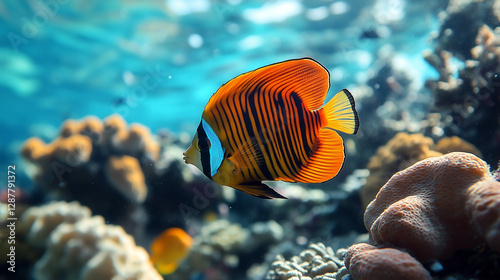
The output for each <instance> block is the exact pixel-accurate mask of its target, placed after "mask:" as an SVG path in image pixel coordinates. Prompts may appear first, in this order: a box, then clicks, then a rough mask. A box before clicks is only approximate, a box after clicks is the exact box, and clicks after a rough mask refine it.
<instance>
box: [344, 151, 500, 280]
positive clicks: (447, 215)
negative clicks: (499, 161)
mask: <svg viewBox="0 0 500 280" xmlns="http://www.w3.org/2000/svg"><path fill="white" fill-rule="evenodd" d="M499 193H500V183H499V182H498V181H496V180H495V179H494V178H493V177H492V175H491V174H490V172H489V166H488V165H487V164H486V163H485V162H484V161H483V160H481V159H479V158H478V157H476V156H474V155H472V154H469V153H460V152H453V153H449V154H446V155H443V156H440V157H433V158H428V159H425V160H422V161H419V162H417V163H416V164H414V165H412V166H410V167H409V168H407V169H405V170H403V171H400V172H398V173H396V174H395V175H394V176H392V178H391V179H390V180H389V181H388V182H387V183H386V184H385V185H384V187H383V188H382V189H381V190H380V191H379V193H378V194H377V197H376V198H375V200H373V201H372V202H371V203H370V205H368V207H367V209H366V212H365V219H364V220H365V226H366V228H367V229H368V230H369V233H370V243H371V244H372V245H373V246H376V247H377V248H378V249H380V248H386V247H392V248H393V249H403V250H405V251H406V252H408V253H409V254H410V255H411V256H412V257H414V258H416V259H417V260H418V261H428V260H433V259H437V260H441V259H447V258H450V257H452V256H453V255H454V254H455V253H456V252H457V251H459V250H462V249H468V250H472V249H474V248H475V247H476V246H479V245H483V244H487V245H488V246H489V247H490V248H492V249H493V250H496V251H497V252H500V250H499V248H498V237H499V232H500V195H499ZM367 246H371V245H367ZM359 248H362V249H359ZM363 248H368V247H366V246H365V247H363V246H361V247H357V246H356V245H355V246H353V247H351V248H350V249H349V252H348V254H347V255H348V256H349V258H350V259H351V262H352V260H354V259H355V260H356V262H357V263H360V266H361V267H357V268H356V273H359V275H364V273H368V272H367V271H365V269H366V270H372V269H373V267H372V266H371V265H370V264H368V263H367V264H363V261H360V260H359V258H361V259H362V258H363V256H364V254H365V253H364V252H365V251H366V250H365V249H363ZM369 248H370V250H372V249H374V250H375V252H374V253H373V254H375V255H379V254H382V253H380V251H378V249H375V248H371V247H369ZM368 252H369V251H368ZM358 256H359V258H358ZM408 257H409V256H408ZM366 258H371V257H368V256H366ZM366 262H370V261H369V260H366ZM352 265H353V264H352ZM352 265H351V266H352ZM346 266H347V267H349V265H347V263H346ZM377 269H378V267H377ZM350 271H351V270H350ZM351 272H353V271H351ZM371 273H375V272H370V274H371ZM371 275H373V274H371ZM360 279H363V278H360Z"/></svg>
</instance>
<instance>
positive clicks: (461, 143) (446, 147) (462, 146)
mask: <svg viewBox="0 0 500 280" xmlns="http://www.w3.org/2000/svg"><path fill="white" fill-rule="evenodd" d="M434 150H435V151H438V152H440V153H442V154H447V153H451V152H465V153H471V154H474V155H476V156H478V157H482V154H481V152H480V151H479V150H478V149H477V148H476V147H475V146H474V145H472V144H471V143H469V142H467V141H465V140H463V139H462V138H460V137H457V136H452V137H444V138H442V139H440V140H439V141H438V142H437V143H436V146H435V147H434Z"/></svg>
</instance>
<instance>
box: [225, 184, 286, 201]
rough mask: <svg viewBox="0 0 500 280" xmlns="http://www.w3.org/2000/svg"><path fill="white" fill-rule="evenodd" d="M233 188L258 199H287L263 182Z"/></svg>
mask: <svg viewBox="0 0 500 280" xmlns="http://www.w3.org/2000/svg"><path fill="white" fill-rule="evenodd" d="M233 188H235V189H237V190H239V191H242V192H244V193H247V194H250V195H253V196H256V197H258V198H265V199H271V198H283V199H286V197H284V196H282V195H281V194H279V193H277V192H276V191H275V190H273V189H271V188H270V187H269V186H267V185H266V184H263V183H262V182H249V183H244V184H239V185H237V186H234V187H233Z"/></svg>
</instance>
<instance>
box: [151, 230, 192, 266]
mask: <svg viewBox="0 0 500 280" xmlns="http://www.w3.org/2000/svg"><path fill="white" fill-rule="evenodd" d="M192 245H193V238H192V237H191V236H189V234H187V233H186V232H185V231H184V230H182V229H180V228H169V229H167V230H165V231H164V232H162V233H161V234H160V235H158V236H157V237H156V238H155V239H154V240H153V242H152V243H151V248H150V251H151V262H152V263H153V264H154V266H155V267H156V269H157V270H158V272H160V273H161V274H170V273H172V272H174V271H175V270H176V269H177V267H178V266H179V263H180V262H181V261H182V260H184V259H185V258H186V257H187V255H188V253H189V249H190V248H191V246H192Z"/></svg>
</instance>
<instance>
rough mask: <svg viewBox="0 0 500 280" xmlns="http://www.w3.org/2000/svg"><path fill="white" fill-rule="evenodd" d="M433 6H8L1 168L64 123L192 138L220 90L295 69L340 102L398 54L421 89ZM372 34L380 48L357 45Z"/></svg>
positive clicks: (2, 10)
mask: <svg viewBox="0 0 500 280" xmlns="http://www.w3.org/2000/svg"><path fill="white" fill-rule="evenodd" d="M443 2H446V1H443ZM188 3H189V4H188ZM433 3H434V1H421V3H420V4H418V5H417V4H410V3H409V2H406V1H402V0H391V1H371V0H359V1H345V2H343V1H293V0H290V1H241V0H228V1H222V0H220V1H219V0H210V1H209V0H195V1H181V0H166V1H156V0H142V1H134V0H108V1H88V0H86V1H83V0H82V1H77V0H74V1H72V0H40V1H36V0H30V1H17V0H6V1H3V2H2V3H1V4H0V33H1V34H2V36H0V73H1V75H0V98H1V101H0V112H1V113H2V118H0V127H1V132H2V133H0V155H1V160H0V163H1V164H2V165H6V164H7V163H8V162H11V161H15V160H17V157H18V153H19V147H20V145H21V143H22V142H23V141H24V140H26V139H27V138H29V137H31V136H38V137H41V138H42V139H44V140H45V141H51V139H53V138H54V137H55V136H56V135H57V130H58V127H59V125H60V124H61V123H62V122H63V121H64V120H65V119H67V118H75V119H80V118H83V117H85V116H87V115H96V116H98V117H100V118H104V117H106V116H108V115H110V114H113V113H120V114H122V116H123V117H124V118H125V119H126V120H127V122H129V123H130V122H139V123H142V124H145V125H146V126H148V127H150V128H151V130H152V131H153V132H155V131H157V130H159V129H161V128H167V129H168V130H171V131H173V132H181V131H188V132H192V131H193V130H194V127H195V125H196V124H197V123H198V122H199V119H200V115H201V112H202V110H203V107H204V105H205V104H206V102H207V101H208V99H209V97H210V95H211V94H212V93H214V92H215V91H216V90H217V89H218V87H219V86H221V85H222V84H223V83H225V82H226V81H228V80H229V79H231V78H233V77H235V76H236V75H239V74H241V73H243V72H247V71H250V70H253V69H255V68H258V67H261V66H264V65H267V64H270V63H274V62H278V61H282V60H286V59H291V58H297V57H304V56H309V57H313V58H315V59H316V60H318V61H320V62H321V63H322V64H324V65H325V66H326V67H327V68H328V69H330V71H331V73H332V89H331V92H330V94H333V93H335V92H336V91H337V90H339V89H341V88H349V87H352V86H353V85H358V84H363V83H364V82H366V80H367V79H368V76H369V71H370V69H373V68H374V63H375V62H376V61H377V59H378V58H379V56H380V50H381V49H384V48H385V49H387V48H388V47H389V48H391V49H392V51H391V52H390V55H391V56H393V57H399V58H401V60H402V61H403V62H406V63H407V65H411V69H408V70H411V72H410V73H411V78H412V79H414V80H415V81H417V82H418V83H423V81H424V80H425V79H426V78H428V77H432V76H435V75H436V73H435V72H434V70H431V68H430V67H429V66H428V65H427V64H426V63H425V62H424V61H423V58H422V55H421V52H422V50H424V49H428V48H431V44H430V40H429V33H430V32H431V31H433V30H434V31H435V30H436V29H437V28H438V21H437V16H436V15H437V6H438V4H433ZM372 29H375V30H378V31H379V33H380V37H381V38H378V39H363V38H360V37H361V34H362V33H363V31H365V30H372ZM403 67H405V66H404V65H403ZM353 94H354V96H355V97H356V96H357V92H356V91H355V90H354V91H353Z"/></svg>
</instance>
